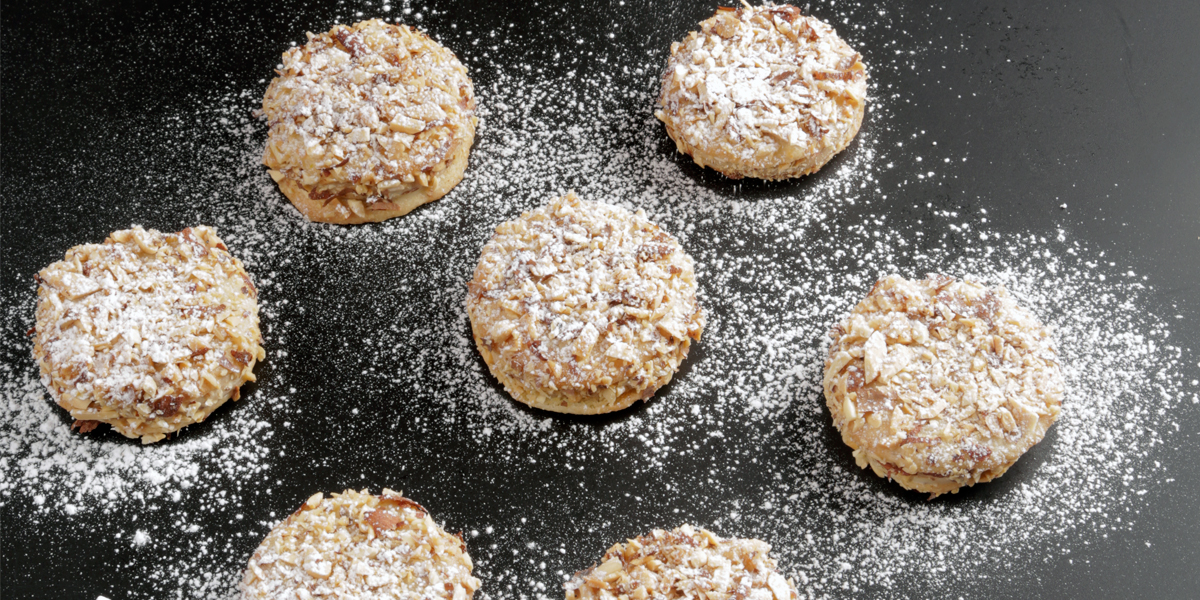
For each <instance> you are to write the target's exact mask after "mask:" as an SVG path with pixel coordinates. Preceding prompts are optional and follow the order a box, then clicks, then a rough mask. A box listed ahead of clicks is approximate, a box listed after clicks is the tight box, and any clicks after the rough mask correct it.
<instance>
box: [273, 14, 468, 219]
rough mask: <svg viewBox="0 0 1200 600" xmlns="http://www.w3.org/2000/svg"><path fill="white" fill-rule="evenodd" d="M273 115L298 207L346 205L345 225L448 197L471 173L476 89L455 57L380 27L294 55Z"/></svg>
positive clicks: (336, 31)
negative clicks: (419, 199)
mask: <svg viewBox="0 0 1200 600" xmlns="http://www.w3.org/2000/svg"><path fill="white" fill-rule="evenodd" d="M263 114H265V115H266V117H267V120H268V124H269V126H270V132H269V134H268V138H267V147H266V151H265V153H264V154H263V164H265V165H266V166H267V167H269V168H270V169H271V171H270V173H271V177H272V178H274V179H275V181H276V182H278V183H279V184H280V187H281V189H283V190H284V192H285V193H288V195H289V198H291V197H292V195H293V193H295V192H296V191H299V192H300V193H302V194H303V197H304V199H305V200H307V201H324V203H325V204H329V203H336V204H335V206H337V207H338V208H339V210H340V211H341V212H343V213H345V214H344V215H341V214H340V213H338V214H335V215H333V216H334V217H337V216H341V217H342V220H341V221H337V222H362V221H365V220H371V219H370V218H368V211H371V210H375V211H380V210H391V209H386V208H383V207H382V206H378V207H377V206H375V204H378V203H400V204H403V205H405V206H407V205H408V204H409V203H410V201H411V199H412V198H414V197H415V196H420V195H426V196H428V195H430V194H431V193H432V192H431V190H435V191H437V192H438V193H436V196H437V197H440V196H441V195H442V194H445V193H446V191H448V190H449V189H450V188H451V187H453V185H454V184H455V183H457V182H458V180H460V179H461V178H462V171H461V166H460V167H459V168H453V169H450V171H454V172H453V173H451V172H449V171H447V169H448V168H450V167H451V164H452V163H459V162H461V164H462V165H465V162H466V153H467V152H468V151H469V149H470V146H471V143H472V141H473V140H474V136H475V125H476V122H477V119H476V117H475V96H474V88H473V86H472V84H471V80H470V78H468V77H467V70H466V68H465V67H464V66H463V65H462V63H460V62H459V61H458V59H457V58H456V57H455V56H454V54H453V53H452V52H450V51H449V50H447V49H446V48H444V47H442V46H441V45H440V44H438V43H437V42H435V41H433V40H431V39H430V38H429V37H428V36H426V35H425V34H424V33H421V32H420V31H416V30H414V29H412V28H410V27H408V26H406V25H390V24H387V23H384V22H383V21H379V20H370V21H363V22H361V23H356V24H355V25H353V26H345V25H336V26H334V27H333V29H331V30H330V31H329V33H322V34H319V35H313V34H309V40H308V43H306V44H304V45H303V46H300V47H296V48H292V49H291V50H288V51H287V52H285V53H284V55H283V70H282V71H279V76H278V77H276V78H275V79H274V80H272V81H271V85H270V86H269V87H268V88H267V92H266V96H265V97H264V98H263ZM443 171H447V172H446V173H443ZM448 179H453V181H446V180H448ZM430 199H435V198H428V199H426V201H428V200H430ZM292 200H293V202H295V201H296V199H295V198H292ZM418 204H419V203H418ZM297 206H298V207H300V204H299V203H298V204H297ZM414 206H415V205H414ZM302 210H304V209H303V208H302ZM409 210H411V208H409ZM306 214H309V213H307V212H306ZM310 216H311V215H310Z"/></svg>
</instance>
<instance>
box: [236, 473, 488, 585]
mask: <svg viewBox="0 0 1200 600" xmlns="http://www.w3.org/2000/svg"><path fill="white" fill-rule="evenodd" d="M473 568H474V565H473V564H472V563H471V557H470V555H468V554H467V546H466V544H465V543H463V540H462V536H461V535H450V534H448V533H446V532H445V531H444V530H443V529H442V528H441V527H439V526H438V525H437V523H434V521H433V519H432V518H430V516H429V512H428V511H426V510H425V509H424V508H422V507H421V505H420V504H417V503H416V502H413V501H412V500H409V499H408V498H405V497H404V496H403V495H401V494H399V493H397V492H393V491H392V490H389V489H386V488H385V489H384V490H383V494H382V495H379V496H373V495H371V494H368V493H367V490H363V491H361V492H356V491H354V490H346V491H345V492H342V493H341V494H333V496H332V497H330V498H326V497H324V495H323V494H320V493H317V494H314V495H313V496H312V497H311V498H309V499H308V501H306V502H305V503H304V505H303V506H301V507H300V510H297V511H296V512H295V513H293V514H292V516H290V517H288V518H287V519H285V520H284V521H283V522H282V523H280V524H279V525H276V526H275V528H274V529H272V530H271V532H270V533H269V534H267V537H266V539H264V540H263V542H262V544H260V545H259V546H258V549H257V550H255V551H254V555H253V556H251V557H250V564H249V566H248V567H247V568H246V572H245V574H244V575H243V577H242V581H241V584H240V585H239V586H238V591H239V592H240V593H241V594H240V598H241V599H242V600H257V599H268V598H270V599H271V600H310V599H312V598H392V599H395V600H427V599H433V598H444V599H447V600H450V599H452V600H468V599H469V598H471V597H472V596H474V595H475V590H477V589H479V580H478V579H476V578H474V577H472V576H471V570H472V569H473Z"/></svg>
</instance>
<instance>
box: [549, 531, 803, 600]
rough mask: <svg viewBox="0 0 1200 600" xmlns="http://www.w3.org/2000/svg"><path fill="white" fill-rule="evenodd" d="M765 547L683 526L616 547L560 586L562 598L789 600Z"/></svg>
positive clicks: (792, 591) (791, 588)
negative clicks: (736, 599) (596, 563)
mask: <svg viewBox="0 0 1200 600" xmlns="http://www.w3.org/2000/svg"><path fill="white" fill-rule="evenodd" d="M770 551H771V546H769V545H768V544H767V543H765V542H762V541H759V540H752V539H736V538H730V539H722V538H721V537H720V536H718V535H716V534H714V533H712V532H711V531H707V530H704V529H694V528H692V527H691V526H689V525H683V526H681V527H679V528H678V529H675V530H672V531H663V530H661V529H656V530H654V531H652V532H651V533H649V534H648V535H643V536H641V537H638V538H635V539H632V540H628V541H627V542H626V543H624V544H616V545H614V546H613V547H612V548H609V549H608V552H606V553H605V554H604V558H602V559H600V564H599V565H596V566H593V567H592V568H590V569H587V570H585V571H580V572H579V573H576V574H575V576H574V577H572V578H571V579H570V580H569V581H567V582H566V584H564V586H563V587H564V589H565V591H566V598H567V600H584V599H588V598H597V599H600V598H611V599H614V600H615V599H617V598H630V599H634V598H637V599H639V600H647V599H651V598H654V599H671V600H686V599H695V600H709V599H711V598H746V599H747V600H791V599H793V598H799V594H797V593H796V588H795V585H793V584H792V582H791V581H789V580H788V579H786V578H785V577H784V576H783V575H780V574H779V573H778V572H777V571H776V565H775V560H774V559H772V558H771V557H770V556H769V553H770Z"/></svg>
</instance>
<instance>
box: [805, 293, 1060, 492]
mask: <svg viewBox="0 0 1200 600" xmlns="http://www.w3.org/2000/svg"><path fill="white" fill-rule="evenodd" d="M830 336H831V337H832V338H833V343H832V345H831V346H830V347H829V357H828V358H827V359H826V361H825V377H824V388H825V400H826V403H827V405H828V406H829V412H830V413H831V414H832V415H833V423H834V425H836V426H837V428H838V430H839V431H840V432H841V433H842V439H843V440H844V441H845V442H846V444H847V445H848V446H850V447H851V448H853V449H854V459H855V460H856V461H857V462H858V465H859V466H860V467H862V468H866V467H867V466H870V467H871V469H872V470H873V471H874V472H875V473H876V474H877V475H879V476H880V477H887V478H889V479H894V480H895V481H897V482H899V483H900V485H902V486H904V487H905V488H907V489H910V490H917V491H921V492H928V493H929V494H931V498H932V497H935V496H938V495H940V494H945V493H955V492H957V491H958V490H959V488H961V487H963V486H970V485H975V484H976V483H980V482H984V481H990V480H992V479H995V478H997V477H999V476H1001V475H1003V474H1004V472H1005V471H1007V470H1008V469H1009V467H1011V466H1012V465H1013V464H1014V463H1015V462H1016V461H1017V459H1018V458H1020V457H1021V455H1022V454H1024V453H1025V451H1026V450H1029V448H1031V447H1032V446H1033V445H1034V444H1036V443H1038V442H1039V441H1041V439H1042V437H1043V436H1044V435H1045V434H1046V430H1047V429H1049V428H1050V425H1052V424H1053V423H1054V421H1055V419H1057V418H1058V414H1059V410H1060V407H1061V406H1062V399H1063V377H1062V370H1061V368H1060V366H1059V362H1058V356H1057V354H1056V353H1055V351H1054V346H1053V344H1052V341H1051V339H1050V334H1049V332H1047V330H1046V328H1045V327H1043V326H1042V325H1041V323H1039V322H1038V320H1037V318H1036V317H1034V315H1033V314H1032V313H1030V312H1029V311H1028V310H1026V309H1024V308H1022V307H1020V306H1018V305H1017V303H1016V302H1015V301H1013V299H1012V298H1011V297H1010V296H1009V295H1008V293H1007V292H1006V291H1005V290H1004V288H1002V287H1001V288H989V287H985V286H983V285H981V284H978V283H974V282H970V281H960V280H956V279H953V278H951V277H946V276H942V275H930V276H929V277H928V278H927V279H922V280H919V281H909V280H906V279H903V278H901V277H899V276H897V275H891V276H888V277H885V278H883V279H881V280H879V281H878V282H877V283H876V284H875V286H874V287H872V288H871V292H870V293H869V294H867V297H866V298H865V299H863V301H862V302H860V303H859V304H858V306H855V307H854V310H853V311H851V312H850V316H849V317H848V318H847V319H846V320H845V321H843V322H842V323H841V324H840V325H838V326H837V327H834V329H833V331H832V332H831V333H830Z"/></svg>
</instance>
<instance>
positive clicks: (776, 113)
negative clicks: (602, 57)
mask: <svg viewBox="0 0 1200 600" xmlns="http://www.w3.org/2000/svg"><path fill="white" fill-rule="evenodd" d="M866 95H867V75H866V68H865V67H864V66H863V63H862V61H861V60H860V56H859V55H858V53H856V52H855V51H854V50H853V49H851V48H850V46H848V45H846V43H845V42H843V41H842V40H841V39H840V38H839V37H838V36H837V34H836V33H835V32H834V30H833V28H832V27H830V26H829V25H827V24H826V23H824V22H823V21H821V20H819V19H816V18H814V17H808V16H804V15H802V14H800V9H798V8H796V7H794V6H791V5H787V4H783V5H764V6H755V7H750V6H746V7H743V8H737V9H733V8H724V7H722V8H718V9H717V12H716V14H714V15H713V16H712V17H711V18H709V19H708V20H706V21H703V22H701V23H700V31H698V32H696V31H693V32H691V33H689V34H688V37H687V38H686V39H684V40H683V42H676V43H673V44H671V57H670V58H669V59H668V61H667V69H666V71H665V72H664V73H663V78H662V90H661V92H660V94H659V98H658V102H657V105H656V110H655V112H654V115H655V116H656V117H658V119H659V120H660V121H662V122H663V123H664V124H665V125H666V128H667V133H668V135H670V136H671V139H673V140H674V141H675V144H676V146H677V147H678V149H679V151H680V152H683V153H685V154H689V155H691V157H692V159H693V160H695V161H696V164H698V165H700V166H702V167H712V168H713V169H715V170H717V171H719V172H720V173H722V174H724V175H725V176H727V177H731V178H735V179H737V178H742V177H755V178H759V179H772V180H774V179H787V178H791V177H799V176H801V175H807V174H809V173H814V172H816V171H817V170H818V169H820V168H821V166H822V165H824V164H825V163H827V162H829V160H830V159H831V158H833V156H834V155H835V154H837V153H838V152H841V151H842V150H843V149H844V148H846V146H847V145H849V144H850V141H851V140H852V139H854V136H855V134H857V133H858V129H859V127H860V126H861V125H862V119H863V114H864V111H865V109H866V108H865V107H866Z"/></svg>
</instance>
